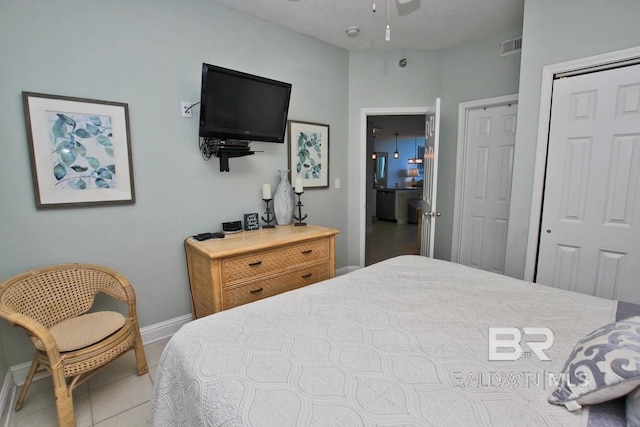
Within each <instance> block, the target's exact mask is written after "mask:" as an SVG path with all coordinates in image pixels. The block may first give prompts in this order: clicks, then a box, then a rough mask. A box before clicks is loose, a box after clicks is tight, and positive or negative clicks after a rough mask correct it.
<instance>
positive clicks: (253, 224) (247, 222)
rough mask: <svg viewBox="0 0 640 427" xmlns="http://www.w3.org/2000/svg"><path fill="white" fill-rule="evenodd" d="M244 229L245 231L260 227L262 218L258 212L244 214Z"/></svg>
mask: <svg viewBox="0 0 640 427" xmlns="http://www.w3.org/2000/svg"><path fill="white" fill-rule="evenodd" d="M244 229H245V231H252V230H258V229H260V220H259V217H258V213H257V212H254V213H248V214H244Z"/></svg>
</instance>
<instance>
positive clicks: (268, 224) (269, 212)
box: [261, 199, 276, 228]
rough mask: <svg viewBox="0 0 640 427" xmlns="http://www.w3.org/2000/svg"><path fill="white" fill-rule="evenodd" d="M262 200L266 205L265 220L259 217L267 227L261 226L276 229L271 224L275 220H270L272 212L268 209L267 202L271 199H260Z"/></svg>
mask: <svg viewBox="0 0 640 427" xmlns="http://www.w3.org/2000/svg"><path fill="white" fill-rule="evenodd" d="M262 200H264V201H265V203H266V204H267V210H266V211H265V213H266V214H267V218H266V219H265V218H264V217H261V218H262V220H263V221H264V222H266V223H267V225H263V226H262V228H276V226H275V225H272V224H271V223H272V222H275V220H276V219H275V218H271V212H273V211H272V210H271V208H269V202H270V201H271V200H272V199H262Z"/></svg>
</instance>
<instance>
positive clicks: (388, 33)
mask: <svg viewBox="0 0 640 427" xmlns="http://www.w3.org/2000/svg"><path fill="white" fill-rule="evenodd" d="M389 1H390V0H387V29H386V30H385V32H384V39H385V40H386V41H389V40H391V27H390V26H389V10H390V7H389Z"/></svg>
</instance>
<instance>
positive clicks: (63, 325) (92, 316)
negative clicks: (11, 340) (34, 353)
mask: <svg viewBox="0 0 640 427" xmlns="http://www.w3.org/2000/svg"><path fill="white" fill-rule="evenodd" d="M126 321H127V319H126V318H125V317H124V316H123V315H122V314H120V313H118V312H115V311H97V312H94V313H87V314H83V315H82V316H78V317H72V318H71V319H67V320H64V321H62V322H60V323H58V324H55V325H53V326H52V327H51V328H50V329H49V332H51V335H53V338H54V339H55V341H56V343H57V344H58V350H59V351H60V352H65V351H73V350H78V349H81V348H84V347H88V346H90V345H92V344H95V343H97V342H99V341H101V340H103V339H104V338H106V337H108V336H109V335H111V334H112V333H114V332H116V331H117V330H118V329H120V328H122V327H123V326H124V324H125V323H126ZM36 347H38V349H40V350H44V346H43V345H42V343H41V342H40V341H38V342H37V343H36Z"/></svg>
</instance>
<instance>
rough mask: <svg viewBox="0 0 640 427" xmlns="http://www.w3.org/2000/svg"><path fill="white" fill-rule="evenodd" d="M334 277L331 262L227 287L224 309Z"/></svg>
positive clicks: (223, 296)
mask: <svg viewBox="0 0 640 427" xmlns="http://www.w3.org/2000/svg"><path fill="white" fill-rule="evenodd" d="M331 277H333V274H332V271H331V266H330V264H329V262H325V263H322V264H319V265H314V266H312V267H308V268H302V269H300V270H296V271H293V272H291V273H286V274H282V275H280V276H275V277H271V278H268V279H263V280H258V281H255V282H251V283H248V284H246V285H242V286H238V287H235V288H231V289H225V290H224V292H223V294H222V305H223V308H222V309H223V310H226V309H229V308H233V307H237V306H239V305H242V304H246V303H249V302H253V301H257V300H259V299H262V298H267V297H270V296H273V295H277V294H280V293H282V292H286V291H290V290H292V289H297V288H301V287H303V286H307V285H310V284H312V283H315V282H319V281H322V280H326V279H329V278H331Z"/></svg>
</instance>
